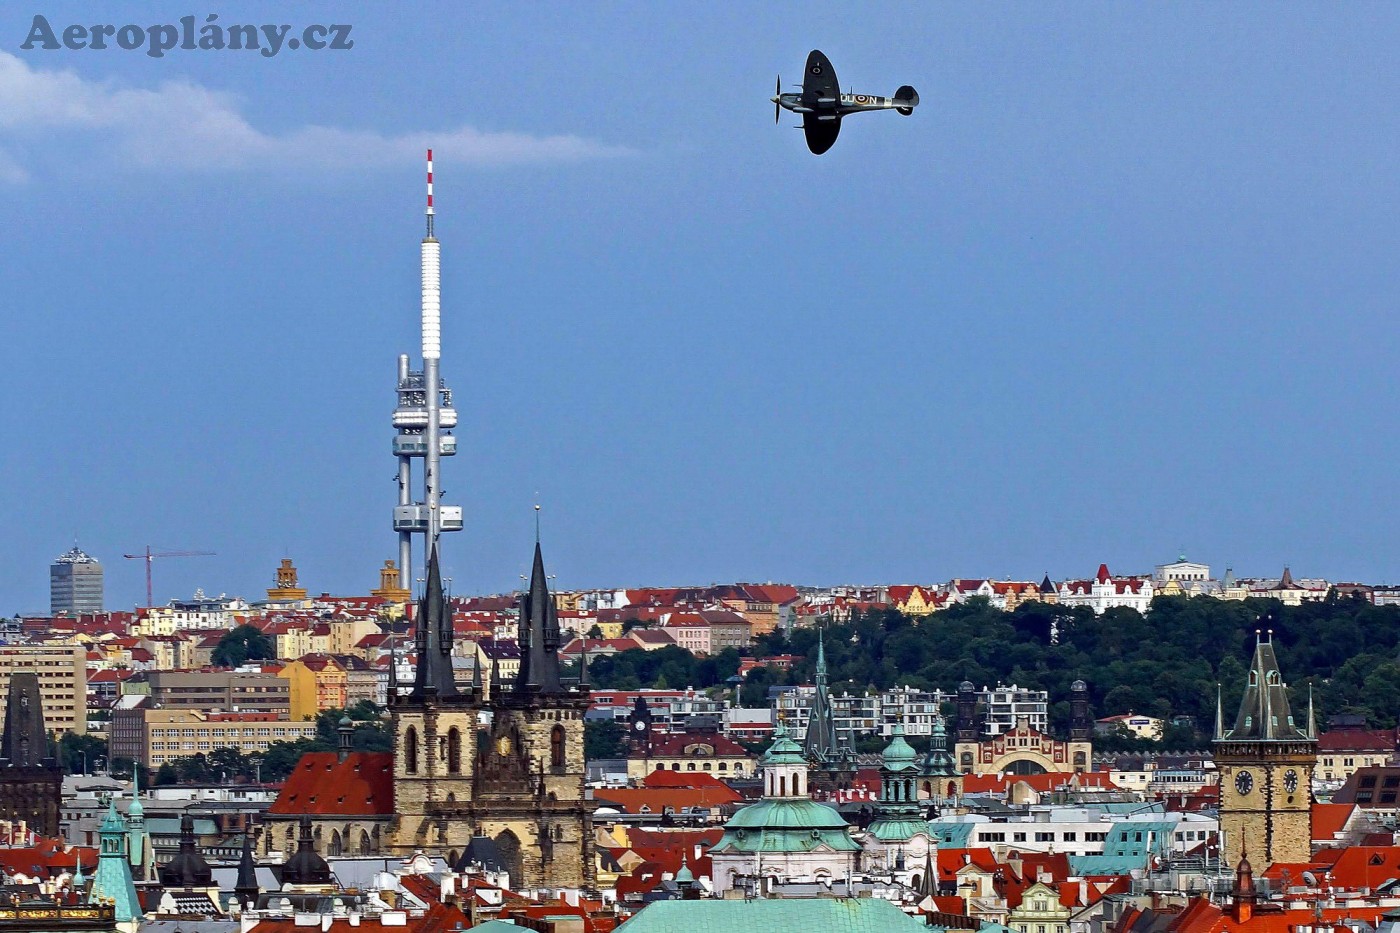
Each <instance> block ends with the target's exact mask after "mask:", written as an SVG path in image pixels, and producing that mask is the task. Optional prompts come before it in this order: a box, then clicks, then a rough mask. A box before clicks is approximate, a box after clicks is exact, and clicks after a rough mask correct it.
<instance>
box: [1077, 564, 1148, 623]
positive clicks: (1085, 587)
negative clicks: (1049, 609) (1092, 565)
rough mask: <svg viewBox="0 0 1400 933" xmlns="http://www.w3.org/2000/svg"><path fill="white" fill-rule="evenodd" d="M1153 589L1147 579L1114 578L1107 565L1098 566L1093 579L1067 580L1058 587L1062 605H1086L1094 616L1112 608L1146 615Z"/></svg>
mask: <svg viewBox="0 0 1400 933" xmlns="http://www.w3.org/2000/svg"><path fill="white" fill-rule="evenodd" d="M1153 593H1154V590H1153V587H1152V580H1151V579H1150V578H1148V577H1115V576H1113V575H1112V574H1110V573H1109V572H1108V565H1107V564H1099V572H1098V573H1097V574H1095V575H1094V579H1092V580H1066V581H1065V582H1064V583H1062V584H1060V592H1059V603H1060V605H1061V606H1088V607H1089V608H1090V609H1092V610H1094V613H1095V615H1102V614H1103V613H1104V612H1107V611H1108V610H1109V609H1113V608H1115V607H1119V606H1122V607H1126V608H1128V609H1136V610H1137V611H1138V612H1146V611H1147V609H1148V607H1149V606H1151V604H1152V596H1153Z"/></svg>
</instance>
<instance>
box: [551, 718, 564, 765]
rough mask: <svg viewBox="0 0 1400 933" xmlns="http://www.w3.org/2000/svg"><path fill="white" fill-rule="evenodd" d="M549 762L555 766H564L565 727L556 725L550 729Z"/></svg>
mask: <svg viewBox="0 0 1400 933" xmlns="http://www.w3.org/2000/svg"><path fill="white" fill-rule="evenodd" d="M549 764H550V766H551V767H554V768H562V767H564V727H563V726H555V727H554V728H553V729H551V730H549Z"/></svg>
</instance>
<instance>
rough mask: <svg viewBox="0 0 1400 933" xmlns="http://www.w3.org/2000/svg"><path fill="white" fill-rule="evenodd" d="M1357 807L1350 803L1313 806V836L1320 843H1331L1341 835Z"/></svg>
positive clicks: (1316, 804)
mask: <svg viewBox="0 0 1400 933" xmlns="http://www.w3.org/2000/svg"><path fill="white" fill-rule="evenodd" d="M1355 812H1356V807H1355V805H1353V804H1349V803H1314V804H1313V805H1312V828H1313V829H1312V835H1313V838H1314V839H1316V840H1318V841H1320V842H1331V841H1332V840H1333V839H1334V838H1336V835H1337V834H1338V833H1340V832H1341V831H1342V830H1343V829H1344V828H1346V825H1347V823H1348V821H1350V820H1351V817H1352V814H1354V813H1355Z"/></svg>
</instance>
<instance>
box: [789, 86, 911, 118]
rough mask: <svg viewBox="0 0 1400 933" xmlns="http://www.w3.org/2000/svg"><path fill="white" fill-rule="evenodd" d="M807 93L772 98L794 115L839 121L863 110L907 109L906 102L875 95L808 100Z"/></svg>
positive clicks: (846, 95)
mask: <svg viewBox="0 0 1400 933" xmlns="http://www.w3.org/2000/svg"><path fill="white" fill-rule="evenodd" d="M806 97H807V95H806V93H805V92H804V93H796V94H779V95H778V96H777V97H774V98H772V101H773V103H775V104H777V105H778V106H779V107H782V108H783V109H784V110H791V111H792V112H793V113H804V114H805V113H814V114H817V115H818V119H823V120H826V119H831V120H837V119H840V118H841V117H844V116H845V115H846V114H848V113H860V112H861V111H862V110H895V109H898V108H899V107H907V106H908V104H907V103H906V102H904V101H900V100H897V99H896V98H893V97H876V96H875V95H873V94H842V95H840V96H838V97H835V98H832V97H814V98H813V99H812V100H810V101H809V100H806V99H805V98H806Z"/></svg>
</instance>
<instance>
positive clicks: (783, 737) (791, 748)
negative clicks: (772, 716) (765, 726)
mask: <svg viewBox="0 0 1400 933" xmlns="http://www.w3.org/2000/svg"><path fill="white" fill-rule="evenodd" d="M759 763H760V764H761V765H762V766H763V767H765V768H766V767H768V766H770V765H804V766H805V765H806V764H807V759H806V758H804V757H802V746H800V745H798V744H797V743H796V742H794V741H793V740H792V739H791V738H789V737H788V733H787V727H786V726H785V725H783V721H782V720H781V719H780V720H778V728H777V729H776V730H775V731H774V733H773V744H772V745H770V746H768V751H766V752H764V753H763V758H762V760H761V761H760V762H759Z"/></svg>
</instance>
